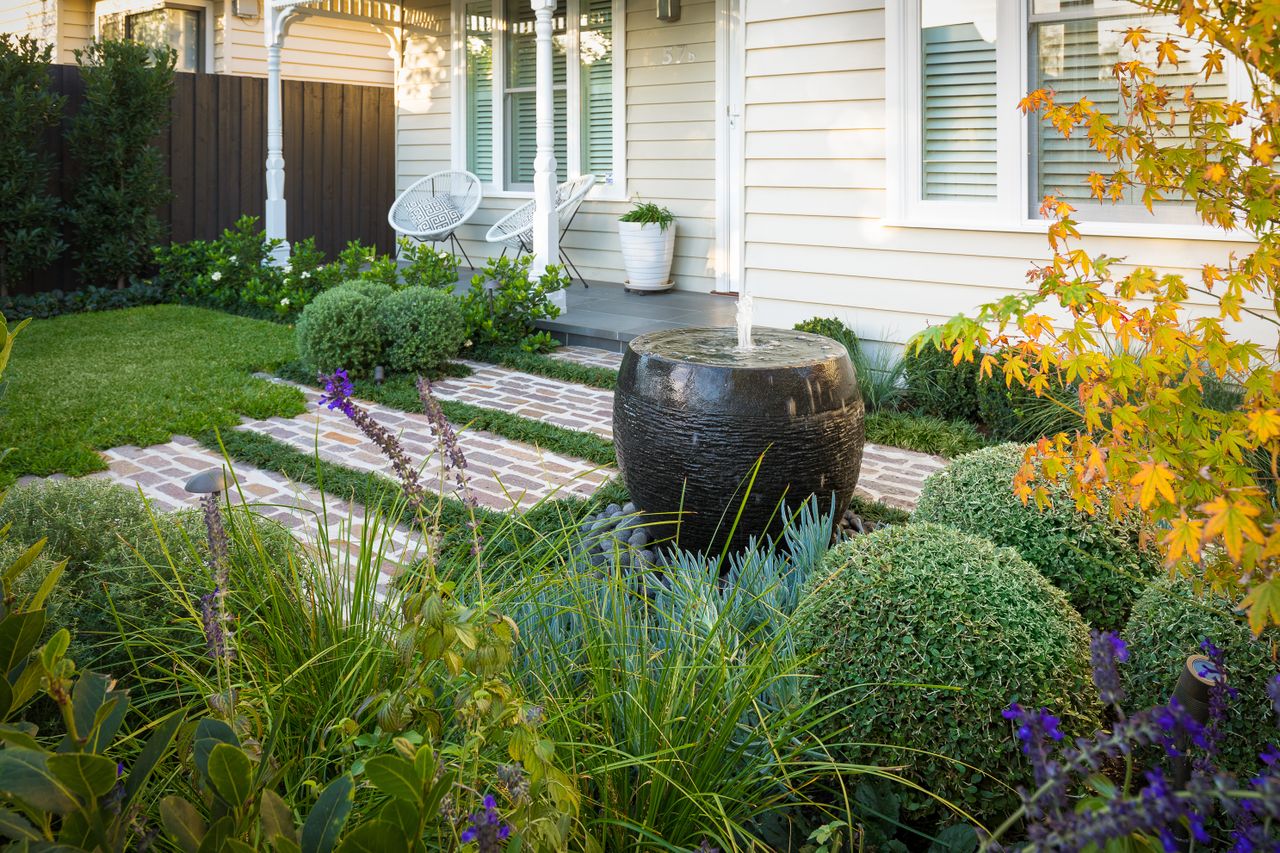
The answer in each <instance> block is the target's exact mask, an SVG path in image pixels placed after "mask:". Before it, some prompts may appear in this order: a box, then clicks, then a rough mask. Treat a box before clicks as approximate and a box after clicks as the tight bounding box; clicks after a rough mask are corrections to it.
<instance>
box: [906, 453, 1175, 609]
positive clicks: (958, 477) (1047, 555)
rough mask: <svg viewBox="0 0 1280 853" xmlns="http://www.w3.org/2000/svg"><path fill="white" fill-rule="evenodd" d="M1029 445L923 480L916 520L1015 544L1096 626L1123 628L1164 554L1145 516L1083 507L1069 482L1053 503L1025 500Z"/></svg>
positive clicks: (970, 458)
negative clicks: (1023, 473)
mask: <svg viewBox="0 0 1280 853" xmlns="http://www.w3.org/2000/svg"><path fill="white" fill-rule="evenodd" d="M1025 451H1026V446H1025V445H1020V444H1001V445H997V446H995V447H988V448H984V449H982V450H978V451H975V452H973V453H969V454H967V455H965V456H962V457H960V458H959V459H957V460H955V461H954V462H952V463H951V465H950V467H948V468H947V469H946V470H944V471H939V472H938V473H936V474H934V475H932V476H930V477H929V479H928V480H926V481H925V484H924V489H923V491H922V492H921V495H920V502H919V504H918V505H917V506H916V512H915V519H916V520H917V521H932V522H937V523H939V524H945V525H948V526H950V527H954V528H956V529H957V530H963V531H965V532H966V533H974V534H977V535H979V536H986V537H987V538H989V539H990V540H991V541H993V542H995V543H996V544H997V545H1007V546H1009V547H1011V548H1016V549H1017V550H1018V552H1019V553H1020V554H1022V556H1023V557H1024V558H1025V559H1026V560H1027V562H1029V563H1031V565H1033V566H1035V567H1036V568H1037V569H1039V570H1040V572H1041V573H1042V574H1044V576H1045V577H1047V578H1048V579H1049V580H1050V581H1052V582H1053V583H1054V584H1055V585H1057V586H1058V587H1059V588H1060V589H1061V590H1062V591H1063V592H1065V593H1066V594H1067V597H1068V598H1069V599H1070V600H1071V603H1072V605H1074V606H1075V608H1076V609H1077V610H1079V611H1080V614H1081V615H1082V616H1084V618H1085V619H1086V620H1087V621H1088V622H1089V623H1090V624H1091V625H1093V626H1094V627H1096V628H1099V629H1113V630H1118V629H1119V628H1120V627H1121V626H1123V625H1124V622H1125V619H1127V618H1128V616H1129V608H1130V607H1132V606H1133V601H1134V599H1135V598H1136V597H1137V595H1138V591H1139V590H1140V589H1141V587H1142V584H1143V582H1144V581H1145V580H1146V579H1149V578H1151V577H1154V576H1155V575H1156V573H1157V572H1158V571H1159V570H1160V555H1159V554H1158V553H1157V551H1156V549H1155V548H1154V547H1152V546H1151V545H1149V544H1144V536H1143V534H1144V530H1143V526H1142V522H1141V519H1140V516H1139V515H1138V514H1137V513H1136V512H1135V513H1129V514H1126V515H1125V516H1123V517H1121V518H1113V517H1112V516H1111V515H1110V514H1109V513H1108V511H1107V509H1106V508H1105V507H1104V508H1103V509H1101V510H1099V512H1098V513H1096V514H1094V515H1089V514H1087V513H1083V512H1079V511H1077V510H1076V508H1075V503H1074V502H1073V501H1072V499H1071V495H1070V489H1069V486H1068V485H1067V483H1065V482H1061V483H1056V484H1052V485H1051V486H1050V488H1049V493H1050V497H1051V499H1052V502H1053V503H1052V506H1050V507H1048V508H1046V509H1044V510H1041V509H1039V508H1038V507H1037V506H1036V505H1035V503H1034V502H1031V503H1028V504H1023V502H1022V500H1021V499H1020V498H1019V497H1018V496H1017V495H1015V494H1014V491H1013V478H1014V476H1015V475H1016V474H1017V472H1018V470H1019V469H1020V468H1021V467H1022V460H1023V456H1024V453H1025ZM1148 532H1149V531H1148Z"/></svg>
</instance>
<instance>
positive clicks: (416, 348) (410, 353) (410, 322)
mask: <svg viewBox="0 0 1280 853" xmlns="http://www.w3.org/2000/svg"><path fill="white" fill-rule="evenodd" d="M378 326H379V329H380V332H381V335H382V337H383V338H384V339H385V340H386V342H387V355H386V365H387V367H389V368H390V369H391V370H394V371H396V372H397V373H426V372H428V371H431V370H433V369H435V368H437V367H439V366H440V365H441V364H443V363H444V362H446V361H448V360H449V359H451V358H453V357H454V356H456V355H457V354H458V351H459V350H460V349H462V344H463V342H464V341H466V338H467V329H466V325H465V321H464V320H463V318H462V306H461V305H459V304H458V300H457V299H456V298H454V296H453V294H451V293H449V292H448V291H445V290H435V289H433V288H430V287H408V288H405V289H404V290H401V291H399V292H398V293H393V294H391V295H390V296H388V297H387V298H386V299H384V300H382V304H381V305H379V306H378Z"/></svg>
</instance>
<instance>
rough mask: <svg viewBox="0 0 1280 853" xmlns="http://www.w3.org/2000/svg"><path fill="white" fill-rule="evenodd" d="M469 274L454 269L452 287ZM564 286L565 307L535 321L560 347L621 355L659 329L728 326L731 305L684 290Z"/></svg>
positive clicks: (466, 284)
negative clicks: (628, 345) (455, 275)
mask: <svg viewBox="0 0 1280 853" xmlns="http://www.w3.org/2000/svg"><path fill="white" fill-rule="evenodd" d="M474 272H475V271H474V270H469V269H462V270H459V281H458V286H459V288H460V289H465V288H467V287H469V286H470V284H471V276H472V275H473V274H474ZM588 284H589V285H590V286H589V287H583V286H582V283H581V282H578V281H575V282H574V283H573V285H572V286H570V287H569V291H568V296H569V309H568V310H567V311H565V312H564V313H563V314H561V315H560V316H559V317H557V318H555V319H554V320H540V321H538V324H537V325H538V328H540V329H546V330H547V331H548V332H551V334H552V335H554V336H555V337H556V338H558V339H559V340H560V341H561V342H562V343H566V344H570V345H575V346H590V347H598V348H600V349H606V350H610V351H612V352H621V351H622V348H623V346H624V345H625V344H626V343H627V341H630V340H631V339H632V338H634V337H635V336H636V335H641V334H644V333H645V332H656V331H658V330H661V329H687V328H691V327H696V326H732V325H733V323H734V315H735V313H736V312H737V301H736V300H735V299H734V298H733V297H732V296H713V295H711V294H709V293H695V292H693V291H688V290H668V291H666V292H664V293H630V292H628V291H627V290H626V289H625V288H623V286H622V285H620V284H613V283H611V282H603V281H599V282H598V281H591V282H588Z"/></svg>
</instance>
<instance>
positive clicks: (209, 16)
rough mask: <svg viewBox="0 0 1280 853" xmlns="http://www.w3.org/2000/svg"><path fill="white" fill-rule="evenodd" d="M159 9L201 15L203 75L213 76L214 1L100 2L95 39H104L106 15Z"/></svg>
mask: <svg viewBox="0 0 1280 853" xmlns="http://www.w3.org/2000/svg"><path fill="white" fill-rule="evenodd" d="M157 9H186V10H188V11H193V12H199V13H200V30H201V33H202V37H203V41H204V62H203V65H204V68H203V69H202V72H201V73H204V74H212V73H213V69H214V64H213V29H214V27H213V2H212V0H180V2H176V3H175V2H169V0H98V2H97V3H95V4H94V7H93V37H94V38H95V39H101V38H102V18H103V16H105V15H139V14H142V13H144V12H154V11H156V10H157Z"/></svg>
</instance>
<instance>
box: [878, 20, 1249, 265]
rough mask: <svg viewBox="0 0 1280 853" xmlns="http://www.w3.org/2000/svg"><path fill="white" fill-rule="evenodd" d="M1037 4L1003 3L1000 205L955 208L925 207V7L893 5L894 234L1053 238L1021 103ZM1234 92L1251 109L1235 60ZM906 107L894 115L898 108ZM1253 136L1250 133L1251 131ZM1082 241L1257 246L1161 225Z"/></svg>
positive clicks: (1090, 226) (890, 133)
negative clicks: (1034, 177)
mask: <svg viewBox="0 0 1280 853" xmlns="http://www.w3.org/2000/svg"><path fill="white" fill-rule="evenodd" d="M1031 2H1032V0H998V6H997V9H998V11H997V22H996V105H997V107H996V108H997V118H996V181H997V186H996V198H995V199H994V200H992V201H979V200H974V201H972V202H954V201H940V200H933V199H925V198H923V195H922V193H921V182H922V171H923V163H922V160H921V156H920V151H921V130H920V128H921V90H920V63H921V53H920V51H921V48H920V4H921V0H887V2H886V7H885V32H886V35H887V39H888V44H887V46H886V47H887V50H886V56H887V57H889V59H888V60H887V61H886V68H885V71H886V93H885V94H886V98H887V103H888V104H889V105H890V109H889V116H888V118H889V121H888V122H887V125H888V127H887V128H886V137H887V138H886V143H887V144H886V156H885V160H886V169H887V177H888V180H889V188H888V197H887V205H886V208H887V209H886V216H885V219H884V224H885V225H888V226H894V227H915V228H936V229H949V230H966V231H1012V232H1027V233H1041V234H1043V233H1045V232H1046V231H1047V229H1048V226H1049V224H1050V220H1046V219H1041V218H1038V217H1035V216H1033V215H1032V213H1031V203H1032V200H1031V184H1030V181H1031V157H1032V156H1033V152H1032V151H1031V127H1030V124H1029V123H1030V122H1032V121H1040V120H1041V119H1040V117H1039V116H1037V115H1035V114H1032V115H1030V116H1023V115H1022V113H1021V112H1020V111H1019V110H1018V101H1019V100H1020V99H1021V98H1022V97H1024V96H1025V95H1026V94H1027V92H1029V91H1030V86H1031V60H1032V57H1031V56H1030V34H1031V31H1030V17H1031V16H1030V7H1031ZM1226 65H1227V69H1226V70H1227V75H1228V76H1227V81H1228V91H1229V93H1230V96H1231V97H1232V98H1234V99H1239V100H1245V101H1246V102H1247V101H1248V97H1247V92H1248V76H1247V74H1246V73H1245V71H1244V69H1243V67H1242V66H1241V64H1240V63H1239V62H1238V61H1236V60H1235V59H1234V58H1232V57H1228V62H1227V63H1226ZM895 106H896V107H898V108H897V109H894V107H895ZM1246 132H1247V131H1246ZM1078 228H1079V230H1080V233H1081V234H1087V235H1096V236H1120V237H1157V238H1159V237H1164V238H1176V239H1192V240H1225V241H1241V242H1251V240H1252V238H1251V237H1249V236H1248V234H1247V232H1243V231H1239V230H1237V231H1232V232H1226V231H1223V230H1221V229H1219V228H1215V227H1213V226H1209V225H1204V224H1187V223H1185V222H1169V221H1163V222H1162V221H1160V218H1159V214H1156V215H1154V216H1149V217H1147V219H1146V221H1101V220H1084V221H1081V222H1080V223H1079V225H1078Z"/></svg>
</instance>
